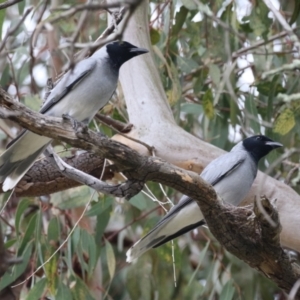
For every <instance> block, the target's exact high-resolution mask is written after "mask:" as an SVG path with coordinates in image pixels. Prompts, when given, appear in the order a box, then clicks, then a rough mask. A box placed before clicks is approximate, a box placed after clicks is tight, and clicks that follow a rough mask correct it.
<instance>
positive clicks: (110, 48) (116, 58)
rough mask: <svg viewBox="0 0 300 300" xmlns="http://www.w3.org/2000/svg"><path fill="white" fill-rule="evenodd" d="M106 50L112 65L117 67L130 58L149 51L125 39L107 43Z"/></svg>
mask: <svg viewBox="0 0 300 300" xmlns="http://www.w3.org/2000/svg"><path fill="white" fill-rule="evenodd" d="M106 51H107V54H108V55H109V58H110V60H111V62H112V64H113V66H114V67H116V68H117V69H119V68H120V67H121V66H122V64H123V63H125V62H126V61H128V60H130V59H131V58H133V57H135V56H138V55H141V54H144V53H148V52H149V51H148V50H147V49H144V48H138V47H136V46H134V45H132V44H130V43H128V42H125V41H114V42H111V43H109V44H107V45H106Z"/></svg>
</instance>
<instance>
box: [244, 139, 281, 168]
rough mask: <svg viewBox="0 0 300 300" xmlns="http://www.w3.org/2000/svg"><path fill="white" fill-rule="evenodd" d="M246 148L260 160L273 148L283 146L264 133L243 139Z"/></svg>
mask: <svg viewBox="0 0 300 300" xmlns="http://www.w3.org/2000/svg"><path fill="white" fill-rule="evenodd" d="M243 146H244V147H245V149H246V150H247V151H248V152H249V153H250V154H251V155H252V156H253V158H254V159H255V160H256V161H257V162H258V161H259V160H260V159H261V158H263V157H264V156H266V155H267V154H268V153H269V152H271V151H272V150H273V149H276V148H279V147H282V144H280V143H277V142H274V141H273V140H271V139H270V138H268V137H266V136H264V135H254V136H251V137H249V138H247V139H245V140H244V141H243Z"/></svg>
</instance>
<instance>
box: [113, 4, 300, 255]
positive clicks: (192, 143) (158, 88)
mask: <svg viewBox="0 0 300 300" xmlns="http://www.w3.org/2000/svg"><path fill="white" fill-rule="evenodd" d="M124 39H125V40H128V41H130V42H131V43H133V44H136V45H139V46H142V47H145V48H147V49H151V48H152V46H151V42H150V38H149V26H148V4H147V2H145V1H144V2H142V4H141V5H140V6H139V7H138V8H137V10H136V11H135V13H134V14H133V16H132V18H131V19H130V20H129V22H128V24H127V27H126V30H125V32H124ZM120 81H121V85H122V89H123V94H124V97H125V101H126V106H127V111H128V114H129V121H130V123H131V124H133V127H132V130H131V131H130V132H129V133H128V134H127V135H128V136H130V137H133V138H135V139H137V140H141V141H143V142H145V143H147V144H148V145H150V146H153V147H154V148H155V154H156V155H157V156H159V157H161V158H163V159H165V160H166V161H168V162H170V163H172V164H174V165H177V166H179V167H182V168H184V169H187V170H192V171H194V172H197V173H200V172H201V171H202V170H203V168H204V167H205V166H206V165H207V164H208V163H209V162H210V161H211V160H212V159H214V158H216V157H218V156H220V155H221V154H223V153H224V151H222V150H221V149H218V148H217V147H214V146H213V145H211V144H208V143H206V142H205V141H202V140H200V139H198V138H196V137H195V136H193V135H191V134H189V133H188V132H186V131H184V130H183V129H182V128H181V127H179V126H178V125H177V124H176V122H175V120H174V117H173V115H172V112H171V110H170V106H169V104H168V102H167V98H166V95H165V92H164V89H163V86H162V83H161V80H160V76H159V73H158V70H157V67H156V63H155V59H154V56H153V55H151V54H149V55H142V56H140V57H137V58H136V59H135V60H134V61H133V60H132V61H129V62H128V63H126V64H125V65H124V66H123V67H122V69H121V72H120ZM114 139H115V140H118V141H120V142H122V143H124V144H125V145H128V146H129V147H130V148H132V149H135V150H137V151H138V152H139V153H141V154H145V155H147V150H146V149H145V148H144V147H142V146H141V145H140V144H137V143H134V142H132V141H130V140H128V139H126V138H124V137H123V136H119V135H116V136H115V137H114ZM261 195H266V196H267V197H268V198H269V199H278V200H277V209H278V211H279V215H280V221H281V224H282V232H281V235H280V238H281V243H282V244H283V245H285V246H287V247H289V248H292V249H295V250H297V251H300V235H299V234H295V232H298V231H299V228H300V218H299V215H300V196H299V195H298V194H297V193H296V192H295V191H294V190H293V189H292V188H291V187H289V186H287V185H286V184H284V183H282V182H279V181H277V180H275V179H273V178H271V177H269V176H266V175H265V174H263V173H261V172H259V173H258V176H257V178H256V180H255V182H254V184H253V186H252V188H251V191H250V192H249V194H248V195H247V197H246V199H245V200H244V202H243V204H249V203H253V199H255V197H257V198H260V196H261Z"/></svg>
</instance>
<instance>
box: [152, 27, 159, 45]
mask: <svg viewBox="0 0 300 300" xmlns="http://www.w3.org/2000/svg"><path fill="white" fill-rule="evenodd" d="M150 40H151V44H152V45H155V44H157V43H158V42H159V40H160V33H159V31H158V30H157V29H155V28H153V27H151V28H150Z"/></svg>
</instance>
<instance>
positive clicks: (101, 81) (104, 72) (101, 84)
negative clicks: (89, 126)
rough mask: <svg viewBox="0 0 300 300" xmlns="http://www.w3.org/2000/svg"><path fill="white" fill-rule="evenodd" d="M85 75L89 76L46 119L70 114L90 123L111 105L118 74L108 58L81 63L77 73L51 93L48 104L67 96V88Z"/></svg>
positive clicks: (73, 73) (75, 69) (68, 76)
mask: <svg viewBox="0 0 300 300" xmlns="http://www.w3.org/2000/svg"><path fill="white" fill-rule="evenodd" d="M88 71H90V72H88ZM84 72H88V74H87V75H86V76H85V77H84V78H82V80H81V81H80V82H78V84H76V85H75V86H73V88H72V89H71V90H70V91H68V93H66V94H65V95H64V96H63V97H62V99H60V100H59V101H58V102H57V103H56V104H55V105H53V106H52V107H51V108H50V109H49V110H47V111H46V112H45V114H46V115H50V116H56V117H61V116H62V114H68V115H70V116H71V117H73V118H74V119H76V120H78V121H80V122H89V121H90V120H91V119H92V118H93V117H94V115H95V114H96V113H97V112H98V111H99V109H101V108H102V107H103V106H104V105H106V104H107V102H108V101H109V99H110V98H111V96H112V95H113V93H114V91H115V90H116V88H117V83H118V72H116V71H115V70H113V69H112V68H111V67H110V63H109V59H108V57H102V58H99V57H94V56H91V57H90V58H88V59H85V60H83V61H80V62H79V63H78V64H76V66H75V67H74V69H73V70H70V71H69V72H68V73H67V74H65V75H64V77H63V79H62V80H61V81H60V82H59V83H58V84H57V85H56V86H55V87H54V89H53V90H52V91H51V93H50V95H49V96H48V98H47V101H51V99H53V97H58V98H59V97H60V95H61V94H62V93H65V90H64V89H65V87H66V86H68V85H71V84H72V82H74V81H75V80H76V78H78V76H80V74H82V73H84ZM46 103H47V102H46ZM46 103H45V105H46Z"/></svg>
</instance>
